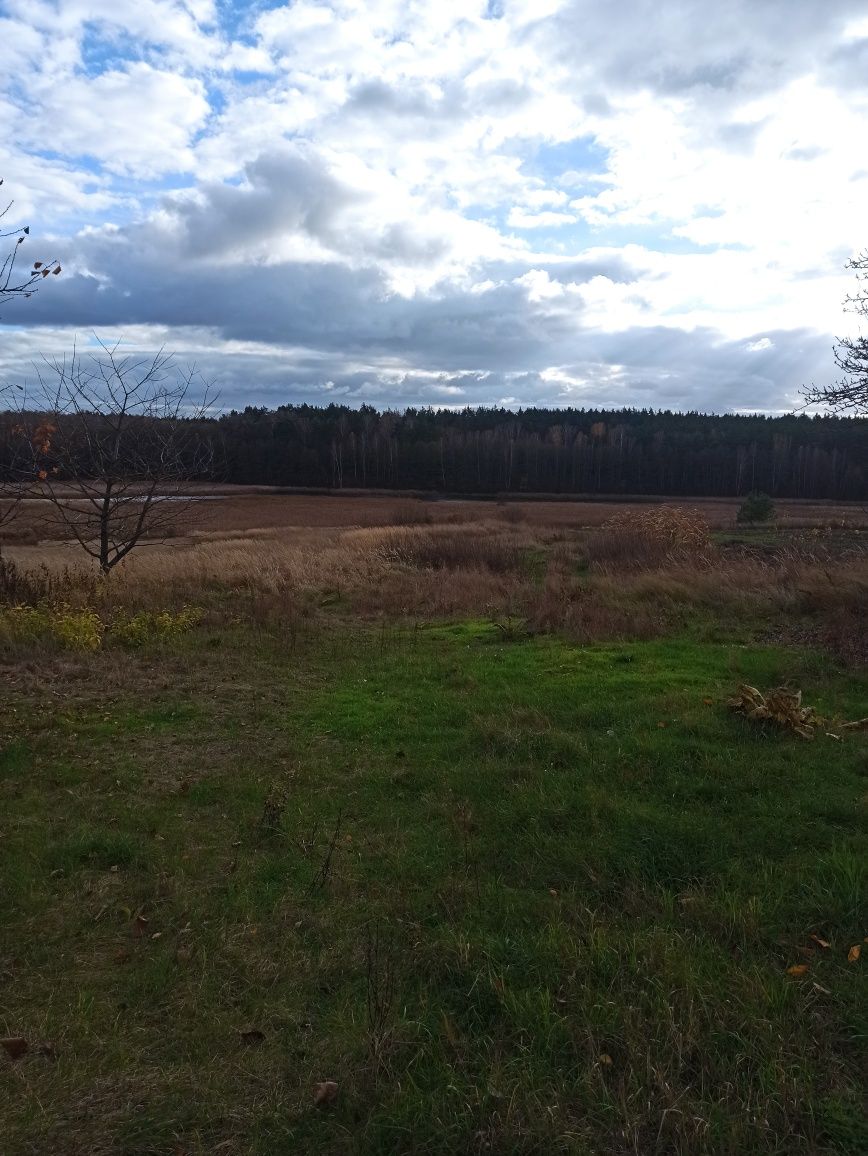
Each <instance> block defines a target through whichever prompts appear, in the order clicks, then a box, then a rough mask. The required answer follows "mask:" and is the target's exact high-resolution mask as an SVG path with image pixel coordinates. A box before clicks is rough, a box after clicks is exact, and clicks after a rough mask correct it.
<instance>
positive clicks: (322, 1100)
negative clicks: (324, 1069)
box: [313, 1080, 338, 1108]
mask: <svg viewBox="0 0 868 1156" xmlns="http://www.w3.org/2000/svg"><path fill="white" fill-rule="evenodd" d="M337 1095H338V1086H337V1084H336V1083H335V1082H334V1080H323V1082H322V1083H321V1084H314V1086H313V1102H314V1104H315V1105H316V1107H317V1108H322V1107H324V1106H325V1105H326V1104H331V1103H334V1101H335V1100H336V1099H337Z"/></svg>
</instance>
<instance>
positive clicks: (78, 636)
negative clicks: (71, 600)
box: [0, 603, 105, 650]
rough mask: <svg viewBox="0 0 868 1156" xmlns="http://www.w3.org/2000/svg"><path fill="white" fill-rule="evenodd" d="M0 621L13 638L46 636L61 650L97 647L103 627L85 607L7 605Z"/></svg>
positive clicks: (100, 642) (96, 617)
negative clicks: (60, 647)
mask: <svg viewBox="0 0 868 1156" xmlns="http://www.w3.org/2000/svg"><path fill="white" fill-rule="evenodd" d="M0 623H2V625H3V626H4V627H5V629H6V631H7V632H8V633H9V634H10V635H11V636H12V638H13V639H15V640H16V641H18V640H37V639H40V638H49V639H52V640H53V641H54V642H57V643H59V645H60V646H62V647H63V648H64V650H98V649H99V647H100V646H101V645H102V636H103V631H104V629H105V627H104V626H103V623H102V620H101V619H100V616H99V615H98V614H97V612H96V611H95V610H94V609H92V608H91V607H89V606H85V607H74V606H67V605H65V604H63V603H61V604H59V605H51V604H43V605H40V606H21V605H18V606H11V607H9V608H8V609H7V610H5V611H3V612H2V614H0Z"/></svg>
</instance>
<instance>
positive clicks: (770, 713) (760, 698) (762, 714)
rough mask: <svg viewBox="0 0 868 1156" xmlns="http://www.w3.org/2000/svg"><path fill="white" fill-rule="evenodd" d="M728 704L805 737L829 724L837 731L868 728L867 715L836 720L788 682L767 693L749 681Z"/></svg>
mask: <svg viewBox="0 0 868 1156" xmlns="http://www.w3.org/2000/svg"><path fill="white" fill-rule="evenodd" d="M728 702H729V706H730V707H731V708H732V709H733V710H734V711H737V712H738V713H739V714H743V715H744V716H745V718H749V719H753V720H754V721H757V722H765V721H768V722H773V723H776V724H777V725H778V726H780V727H783V728H785V729H786V730H790V731H793V733H794V734H797V735H799V736H800V737H801V738H803V739H812V738H814V735H815V734H816V732H817V730H818V729H820V730H824V729H825V728H826V727H828V726H833V725H834V727H835V731H836V732H837V731H856V730H868V718H863V719H857V720H856V721H854V722H834V721H833V720H831V719H828V718H824V717H823V716H822V715H821V714H818V712H817V711H816V710H815V709H814V707H812V706H803V705H802V692H801V691H800V690H790V689H789V688H788V687H785V686H778V687H775V688H774V690H769V691H767V692H766V693H765V694H763V693H762V692H761V691H759V690H757V688H756V687H755V686H748V685H747V684H746V683H745V684H743V685H742V686H740V687H739V688H738V694H736V695H735V696H734V697H732V698H730V699H729V700H728ZM825 733H826V734H828V735H829V737H830V738H840V737H841V736H840V734H837V733H833V732H831V731H826V732H825Z"/></svg>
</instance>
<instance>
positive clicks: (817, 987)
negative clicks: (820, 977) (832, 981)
mask: <svg viewBox="0 0 868 1156" xmlns="http://www.w3.org/2000/svg"><path fill="white" fill-rule="evenodd" d="M811 987H812V988H814V990H815V991H821V992H822V993H823V995H831V994H832V993H831V992H830V991H829V989H828V988H827V987H823V985H822V984H821V983H812V984H811Z"/></svg>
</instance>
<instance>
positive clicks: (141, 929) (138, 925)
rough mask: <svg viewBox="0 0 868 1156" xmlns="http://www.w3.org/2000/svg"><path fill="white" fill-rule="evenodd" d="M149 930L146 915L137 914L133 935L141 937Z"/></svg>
mask: <svg viewBox="0 0 868 1156" xmlns="http://www.w3.org/2000/svg"><path fill="white" fill-rule="evenodd" d="M147 930H148V921H147V919H146V917H145V916H144V915H137V916H136V918H135V919H134V920H133V935H135V936H137V937H139V938H141V936H143V935H144V934H145V933H146V932H147Z"/></svg>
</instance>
